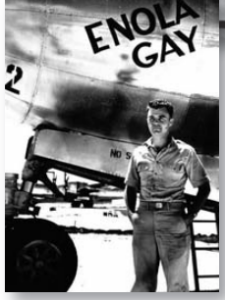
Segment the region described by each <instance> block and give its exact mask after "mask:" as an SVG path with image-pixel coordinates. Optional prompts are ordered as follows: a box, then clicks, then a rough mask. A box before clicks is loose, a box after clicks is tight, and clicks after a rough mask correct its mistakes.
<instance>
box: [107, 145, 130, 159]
mask: <svg viewBox="0 0 225 300" xmlns="http://www.w3.org/2000/svg"><path fill="white" fill-rule="evenodd" d="M110 157H111V158H116V159H120V158H123V152H122V151H121V150H118V149H115V148H114V149H111V150H110ZM130 158H131V152H125V159H127V160H129V159H130Z"/></svg>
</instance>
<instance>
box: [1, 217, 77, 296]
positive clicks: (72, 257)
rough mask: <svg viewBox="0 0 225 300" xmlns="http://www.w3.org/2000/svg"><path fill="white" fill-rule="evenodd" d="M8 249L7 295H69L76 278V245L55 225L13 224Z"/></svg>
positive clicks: (36, 221) (19, 221) (31, 221)
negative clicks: (54, 293) (35, 293)
mask: <svg viewBox="0 0 225 300" xmlns="http://www.w3.org/2000/svg"><path fill="white" fill-rule="evenodd" d="M5 247H6V249H5V256H6V263H5V272H6V281H5V283H6V291H7V292H66V291H67V290H68V289H69V287H70V285H71V284H72V282H73V280H74V278H75V276H76V272H77V264H78V259H77V252H76V248H75V246H74V243H73V241H72V240H71V239H70V237H69V235H68V234H67V233H66V232H65V231H64V230H63V229H62V228H60V227H59V226H57V225H56V224H54V223H52V222H49V221H46V220H41V219H27V220H22V219H16V220H14V222H13V224H12V225H11V226H10V227H7V228H6V246H5Z"/></svg>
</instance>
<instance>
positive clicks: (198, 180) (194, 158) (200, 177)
mask: <svg viewBox="0 0 225 300" xmlns="http://www.w3.org/2000/svg"><path fill="white" fill-rule="evenodd" d="M186 169H187V175H188V178H189V180H190V182H191V183H192V185H193V187H199V186H200V185H202V184H204V183H205V182H209V178H208V175H207V173H206V171H205V169H204V166H203V164H202V162H201V160H200V158H199V157H198V155H197V154H196V152H195V150H194V149H191V151H190V155H189V159H188V163H187V167H186Z"/></svg>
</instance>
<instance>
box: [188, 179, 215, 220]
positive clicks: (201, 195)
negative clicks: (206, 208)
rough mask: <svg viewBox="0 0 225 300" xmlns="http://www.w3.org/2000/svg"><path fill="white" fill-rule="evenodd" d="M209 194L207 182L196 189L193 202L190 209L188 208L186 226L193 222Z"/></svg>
mask: <svg viewBox="0 0 225 300" xmlns="http://www.w3.org/2000/svg"><path fill="white" fill-rule="evenodd" d="M209 193H210V185H209V182H208V181H206V182H205V183H203V184H202V185H200V186H199V187H198V193H197V195H196V198H195V201H194V202H193V204H192V205H191V207H189V211H188V215H187V218H186V221H187V223H188V224H190V223H191V222H192V221H193V219H194V218H195V217H196V215H197V214H198V212H199V211H200V210H201V208H202V206H203V205H204V203H205V201H206V200H207V198H208V196H209Z"/></svg>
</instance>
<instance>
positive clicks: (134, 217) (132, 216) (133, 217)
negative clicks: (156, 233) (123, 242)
mask: <svg viewBox="0 0 225 300" xmlns="http://www.w3.org/2000/svg"><path fill="white" fill-rule="evenodd" d="M128 217H129V219H130V221H131V223H132V224H134V223H135V221H136V220H137V219H138V218H139V215H138V213H137V212H131V211H129V212H128Z"/></svg>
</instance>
